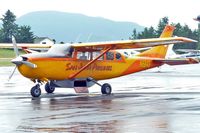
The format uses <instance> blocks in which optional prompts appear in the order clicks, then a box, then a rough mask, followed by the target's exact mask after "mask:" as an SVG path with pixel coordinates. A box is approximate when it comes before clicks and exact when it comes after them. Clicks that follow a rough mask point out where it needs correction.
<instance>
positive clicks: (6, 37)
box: [1, 10, 18, 43]
mask: <svg viewBox="0 0 200 133" xmlns="http://www.w3.org/2000/svg"><path fill="white" fill-rule="evenodd" d="M1 20H2V22H3V24H2V26H3V27H2V32H3V33H2V41H3V42H5V43H9V42H11V36H12V35H16V33H17V29H18V26H17V24H15V21H16V16H15V15H14V14H13V13H12V12H11V11H10V10H8V11H7V12H6V13H5V15H3V18H1Z"/></svg>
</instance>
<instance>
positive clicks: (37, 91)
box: [31, 85, 41, 97]
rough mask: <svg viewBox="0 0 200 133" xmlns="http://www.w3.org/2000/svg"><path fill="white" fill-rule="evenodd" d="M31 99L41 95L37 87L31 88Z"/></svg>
mask: <svg viewBox="0 0 200 133" xmlns="http://www.w3.org/2000/svg"><path fill="white" fill-rule="evenodd" d="M31 95H32V97H39V96H40V95H41V89H40V86H39V85H36V86H33V87H32V88H31Z"/></svg>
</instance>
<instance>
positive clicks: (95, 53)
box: [93, 51, 103, 60]
mask: <svg viewBox="0 0 200 133" xmlns="http://www.w3.org/2000/svg"><path fill="white" fill-rule="evenodd" d="M100 54H101V52H99V51H97V52H93V59H95V58H97V57H98V56H99V55H100ZM98 60H103V56H102V57H100V58H99V59H98Z"/></svg>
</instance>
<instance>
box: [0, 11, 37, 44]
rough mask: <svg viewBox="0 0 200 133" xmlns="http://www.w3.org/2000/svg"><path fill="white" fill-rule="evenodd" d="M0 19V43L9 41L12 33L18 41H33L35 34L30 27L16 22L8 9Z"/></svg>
mask: <svg viewBox="0 0 200 133" xmlns="http://www.w3.org/2000/svg"><path fill="white" fill-rule="evenodd" d="M0 20H1V21H2V27H1V28H0V43H11V42H12V40H11V37H12V35H13V36H15V38H16V41H17V42H18V43H33V41H34V39H35V35H34V34H33V32H32V31H31V27H30V26H28V25H22V26H19V25H18V24H16V23H15V22H16V16H15V15H14V14H13V13H12V12H11V11H10V10H8V11H6V13H5V14H4V15H3V17H2V18H0Z"/></svg>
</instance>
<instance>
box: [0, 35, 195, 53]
mask: <svg viewBox="0 0 200 133" xmlns="http://www.w3.org/2000/svg"><path fill="white" fill-rule="evenodd" d="M185 42H197V41H196V40H192V39H189V38H186V37H166V38H151V39H138V40H120V41H108V42H92V43H74V44H69V45H72V47H73V48H75V49H77V50H80V51H90V50H97V51H99V50H104V49H107V48H111V49H110V50H114V49H138V48H146V47H154V46H159V45H169V44H173V43H174V44H175V43H185ZM57 45H63V44H57ZM17 46H18V47H19V48H50V47H52V45H51V44H28V43H26V44H25V43H24V44H23V43H20V44H17ZM0 48H13V44H9V43H0Z"/></svg>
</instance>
